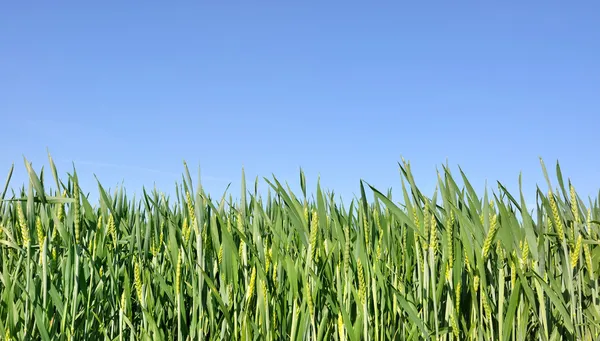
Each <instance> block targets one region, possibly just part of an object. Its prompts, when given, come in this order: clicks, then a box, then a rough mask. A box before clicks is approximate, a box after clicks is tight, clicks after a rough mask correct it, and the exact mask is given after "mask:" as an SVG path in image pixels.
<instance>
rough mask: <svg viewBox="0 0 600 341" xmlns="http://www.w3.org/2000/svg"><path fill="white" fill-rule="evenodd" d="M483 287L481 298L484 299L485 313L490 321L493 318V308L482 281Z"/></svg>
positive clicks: (481, 288)
mask: <svg viewBox="0 0 600 341" xmlns="http://www.w3.org/2000/svg"><path fill="white" fill-rule="evenodd" d="M480 285H481V287H480V290H481V293H482V295H481V300H482V301H483V312H484V313H485V318H486V319H487V320H488V321H491V320H492V308H491V307H490V302H489V301H488V297H487V295H486V294H485V291H484V288H483V283H480Z"/></svg>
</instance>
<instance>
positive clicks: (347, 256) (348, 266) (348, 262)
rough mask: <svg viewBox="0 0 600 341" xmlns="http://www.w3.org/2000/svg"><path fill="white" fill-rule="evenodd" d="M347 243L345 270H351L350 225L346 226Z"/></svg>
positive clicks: (347, 271)
mask: <svg viewBox="0 0 600 341" xmlns="http://www.w3.org/2000/svg"><path fill="white" fill-rule="evenodd" d="M344 236H345V241H346V245H345V246H344V272H345V273H346V274H348V273H349V272H350V227H349V226H346V227H344Z"/></svg>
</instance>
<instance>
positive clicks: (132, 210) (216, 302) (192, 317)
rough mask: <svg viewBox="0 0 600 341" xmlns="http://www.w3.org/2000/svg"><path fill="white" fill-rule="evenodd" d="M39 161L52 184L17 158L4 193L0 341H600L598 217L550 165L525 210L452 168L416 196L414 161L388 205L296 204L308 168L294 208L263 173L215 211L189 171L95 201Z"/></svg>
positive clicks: (369, 201) (72, 179)
mask: <svg viewBox="0 0 600 341" xmlns="http://www.w3.org/2000/svg"><path fill="white" fill-rule="evenodd" d="M50 166H51V167H50V170H51V173H52V176H51V177H50V178H49V179H48V176H47V174H44V173H43V172H42V173H40V174H36V173H35V172H34V171H33V170H32V169H31V166H30V165H29V164H28V163H27V167H28V172H29V177H30V184H29V186H28V187H26V188H23V189H22V190H21V191H20V192H19V193H16V194H14V195H13V196H8V195H7V191H6V189H5V191H4V192H3V193H2V199H3V201H2V203H1V206H0V227H1V231H0V247H1V249H0V259H1V269H0V280H1V284H0V331H1V332H2V335H3V336H4V339H5V340H35V339H44V340H50V339H52V340H88V339H89V340H123V339H127V340H133V339H136V340H137V339H142V340H145V339H148V340H157V339H166V340H202V339H211V340H217V339H218V340H221V339H237V340H275V339H282V340H283V339H285V340H288V339H294V340H300V339H301V340H309V339H310V340H338V339H339V340H406V339H428V338H431V339H442V340H465V339H472V340H492V339H494V340H497V339H498V340H507V339H510V340H524V339H532V340H548V339H549V340H557V339H565V340H596V339H597V338H598V337H599V335H600V300H599V297H598V285H599V280H598V272H599V271H600V269H599V266H598V264H599V260H600V245H599V240H600V239H599V236H598V232H599V228H598V223H597V222H596V221H595V220H596V219H597V217H598V216H599V215H600V209H599V207H598V203H597V202H590V203H587V204H586V203H585V202H584V201H583V200H581V198H579V197H578V196H577V194H576V192H575V190H574V189H573V187H572V186H571V184H570V183H567V184H564V183H563V180H562V176H561V175H560V169H559V168H558V167H557V171H558V172H557V173H558V176H557V177H558V186H557V187H556V188H555V187H553V186H551V185H550V181H549V180H548V185H549V186H550V187H549V190H547V191H543V192H542V191H539V192H538V193H537V207H535V210H531V208H528V207H526V203H525V200H524V199H523V196H522V194H521V193H519V195H517V196H512V195H511V194H509V193H508V192H507V191H505V190H504V187H502V186H501V185H499V186H498V190H497V193H496V194H493V195H492V194H488V193H487V192H486V193H483V196H482V197H478V196H477V195H476V193H475V192H474V190H473V189H472V188H471V186H470V184H469V182H468V181H467V179H466V177H464V175H463V174H462V173H461V174H460V178H457V179H460V180H461V183H462V185H461V186H462V187H464V188H461V187H459V186H458V185H457V183H456V182H455V181H454V179H453V177H452V176H451V174H450V172H449V171H448V170H447V169H446V168H444V169H443V172H441V173H440V174H439V176H438V184H437V191H436V193H435V194H434V195H433V197H427V196H425V195H423V194H422V193H421V192H420V191H419V189H418V188H417V186H416V185H415V183H414V180H413V177H412V174H411V171H410V165H409V164H408V163H403V164H401V165H400V173H401V178H402V191H400V192H399V193H400V194H401V195H402V197H401V198H400V200H397V198H394V200H392V199H391V198H390V195H389V194H384V193H381V192H379V191H377V190H376V189H374V188H371V187H370V186H368V184H366V183H362V184H361V187H360V189H361V194H360V196H359V197H358V198H357V199H356V200H354V201H353V202H352V203H350V204H349V206H347V207H344V206H342V205H340V204H339V203H338V202H337V201H336V200H335V198H334V197H333V195H331V194H328V193H324V192H322V191H321V188H320V187H317V188H316V191H315V193H314V195H310V196H307V193H306V186H305V181H304V176H303V175H302V174H301V177H300V180H301V185H302V186H301V187H302V193H300V194H301V195H299V196H297V195H295V194H294V193H292V191H291V190H289V188H287V187H284V186H283V185H282V184H280V183H279V182H278V181H277V180H276V179H271V180H265V181H266V183H267V187H268V189H269V191H268V194H267V196H266V197H262V198H261V197H259V195H258V193H257V191H256V189H255V188H253V190H250V191H247V190H246V185H245V183H244V181H242V193H241V196H240V198H239V200H237V201H235V202H234V201H233V200H231V199H227V197H225V196H224V197H223V198H220V199H212V198H209V197H207V196H206V195H205V193H204V192H203V190H202V188H201V186H200V184H199V183H195V184H194V185H193V184H192V180H191V178H190V176H189V173H188V172H187V168H186V172H185V174H184V177H183V181H182V184H181V185H180V186H178V187H177V192H176V195H174V196H172V197H168V196H164V195H162V194H161V193H159V192H157V191H152V192H145V193H144V194H143V196H142V197H141V198H140V199H139V200H136V199H135V198H133V199H131V198H129V197H128V196H127V195H126V193H125V192H124V190H123V189H122V188H119V189H116V190H115V191H114V192H112V193H109V192H107V191H105V189H104V188H103V187H102V186H100V185H98V193H99V197H100V200H99V202H97V203H95V204H92V203H90V202H89V201H88V199H87V198H86V196H85V195H84V192H83V191H81V190H80V188H79V186H78V181H77V175H76V173H74V174H72V175H70V176H68V177H67V179H65V181H64V182H63V181H61V179H59V177H58V176H57V175H56V174H57V172H56V170H55V168H54V165H53V163H52V160H51V159H50ZM544 173H545V169H544ZM9 178H10V175H9ZM52 178H54V179H52ZM53 180H54V183H53V186H54V187H55V189H56V188H58V190H53V191H52V193H50V192H51V191H49V190H47V189H45V188H44V185H45V184H46V185H47V184H48V183H51V182H53ZM7 187H8V184H7ZM265 193H266V192H265ZM586 206H587V207H586ZM532 212H535V213H532Z"/></svg>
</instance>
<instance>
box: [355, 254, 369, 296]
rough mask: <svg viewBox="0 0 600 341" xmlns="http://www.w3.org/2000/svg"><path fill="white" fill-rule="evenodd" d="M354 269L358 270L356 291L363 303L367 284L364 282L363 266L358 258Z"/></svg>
mask: <svg viewBox="0 0 600 341" xmlns="http://www.w3.org/2000/svg"><path fill="white" fill-rule="evenodd" d="M356 271H357V272H358V293H359V296H360V301H361V303H362V304H365V303H366V297H367V285H366V283H365V274H364V272H363V266H362V263H361V261H360V259H358V260H357V261H356Z"/></svg>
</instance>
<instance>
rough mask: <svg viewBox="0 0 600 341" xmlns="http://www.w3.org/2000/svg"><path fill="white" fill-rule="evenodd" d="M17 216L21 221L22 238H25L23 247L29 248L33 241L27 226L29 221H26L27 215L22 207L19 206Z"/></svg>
mask: <svg viewBox="0 0 600 341" xmlns="http://www.w3.org/2000/svg"><path fill="white" fill-rule="evenodd" d="M17 216H18V219H19V227H20V228H21V237H22V238H23V246H24V247H28V246H29V244H30V243H31V239H30V236H29V227H28V226H27V219H25V214H24V213H23V208H22V207H21V205H20V204H19V205H17Z"/></svg>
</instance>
